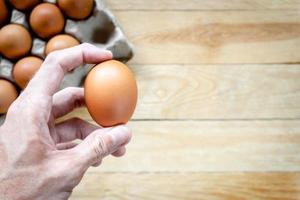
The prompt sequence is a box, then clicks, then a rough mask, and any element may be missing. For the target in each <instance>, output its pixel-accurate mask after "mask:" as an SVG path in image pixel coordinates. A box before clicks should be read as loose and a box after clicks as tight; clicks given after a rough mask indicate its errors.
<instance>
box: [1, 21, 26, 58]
mask: <svg viewBox="0 0 300 200" xmlns="http://www.w3.org/2000/svg"><path fill="white" fill-rule="evenodd" d="M31 45H32V39H31V36H30V34H29V32H28V31H27V29H26V28H24V27H23V26H21V25H17V24H9V25H6V26H4V27H2V29H1V30H0V52H1V53H2V54H3V55H4V56H6V57H7V58H10V59H16V58H19V57H21V56H24V55H26V54H27V53H28V52H29V51H30V49H31Z"/></svg>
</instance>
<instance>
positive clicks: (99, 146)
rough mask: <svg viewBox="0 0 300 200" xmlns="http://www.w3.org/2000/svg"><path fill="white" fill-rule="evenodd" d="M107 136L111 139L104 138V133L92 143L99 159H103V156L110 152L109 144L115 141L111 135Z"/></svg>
mask: <svg viewBox="0 0 300 200" xmlns="http://www.w3.org/2000/svg"><path fill="white" fill-rule="evenodd" d="M107 138H110V139H104V137H103V135H100V136H99V135H98V136H96V138H95V140H94V142H93V144H92V147H93V151H94V153H95V155H96V160H97V161H100V160H102V158H103V157H105V156H106V155H108V154H109V146H110V145H111V144H112V143H113V141H112V138H111V137H107Z"/></svg>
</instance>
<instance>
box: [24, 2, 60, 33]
mask: <svg viewBox="0 0 300 200" xmlns="http://www.w3.org/2000/svg"><path fill="white" fill-rule="evenodd" d="M29 23H30V26H31V28H32V30H33V31H34V32H35V33H36V34H37V35H38V36H39V37H41V38H43V39H45V38H49V37H52V36H54V35H56V34H58V33H60V32H62V30H63V28H64V25H65V19H64V16H63V14H62V13H61V11H60V10H59V8H58V7H57V6H56V5H54V4H50V3H42V4H39V5H38V6H36V7H35V8H34V9H33V10H32V12H31V14H30V18H29Z"/></svg>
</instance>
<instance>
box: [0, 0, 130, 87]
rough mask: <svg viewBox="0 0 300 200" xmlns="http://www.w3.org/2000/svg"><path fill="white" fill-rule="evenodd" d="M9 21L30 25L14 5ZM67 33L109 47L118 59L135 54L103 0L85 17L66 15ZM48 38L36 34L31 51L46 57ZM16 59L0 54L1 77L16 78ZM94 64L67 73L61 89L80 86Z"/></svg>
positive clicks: (125, 59) (81, 40)
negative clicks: (13, 60)
mask: <svg viewBox="0 0 300 200" xmlns="http://www.w3.org/2000/svg"><path fill="white" fill-rule="evenodd" d="M44 2H45V3H53V4H55V3H56V0H44ZM10 23H15V24H21V25H23V26H25V27H26V28H29V24H28V22H27V19H26V14H25V13H23V12H21V11H19V10H16V9H13V10H12V12H11V19H10ZM64 33H65V34H69V35H72V36H74V37H75V38H77V39H78V40H79V41H80V42H81V43H84V42H88V43H91V44H94V45H95V46H98V47H100V48H103V49H106V50H110V51H112V53H113V57H114V59H116V60H119V61H122V62H126V61H128V60H129V59H130V58H131V57H132V56H133V47H132V45H131V43H129V41H128V39H127V38H126V36H125V35H124V33H123V31H122V29H121V27H120V26H119V24H118V22H117V20H116V18H115V17H114V15H113V14H112V13H111V12H110V10H109V9H108V8H107V7H106V5H105V2H104V0H95V1H94V10H93V12H92V13H91V15H90V16H89V17H88V18H87V19H85V20H80V21H76V20H72V19H68V18H67V19H66V21H65V27H64ZM46 42H47V41H45V40H43V39H41V38H37V37H34V36H33V44H32V48H31V54H32V55H35V56H38V57H41V58H45V54H44V51H45V46H46ZM13 64H14V63H13V62H11V61H9V60H7V59H5V58H3V57H2V58H0V77H2V78H6V79H8V80H10V81H12V82H14V80H13V77H12V69H13ZM91 68H92V65H89V64H86V65H84V66H83V67H78V68H76V69H75V70H74V71H72V72H70V73H68V74H67V75H66V76H65V78H64V80H63V82H62V84H61V87H60V88H61V89H63V88H66V87H69V86H81V85H82V83H83V81H84V78H85V76H86V74H87V73H88V72H89V70H90V69H91Z"/></svg>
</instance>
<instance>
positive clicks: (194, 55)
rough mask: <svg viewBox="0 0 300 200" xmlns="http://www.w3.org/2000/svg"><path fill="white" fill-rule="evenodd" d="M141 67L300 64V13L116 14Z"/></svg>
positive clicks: (120, 12)
mask: <svg viewBox="0 0 300 200" xmlns="http://www.w3.org/2000/svg"><path fill="white" fill-rule="evenodd" d="M114 14H115V15H116V17H117V18H118V20H119V21H120V24H122V27H123V28H124V30H125V32H126V35H127V36H128V38H129V40H130V41H132V42H133V44H134V45H135V49H136V51H135V52H136V55H135V57H134V58H133V60H132V61H131V63H135V64H178V63H181V64H199V63H211V64H214V63H219V64H224V63H298V62H300V54H299V53H298V52H299V51H300V23H299V21H300V12H299V11H298V10H297V11H220V12H209V11H199V12H190V11H168V12H159V11H151V12H142V11H115V12H114Z"/></svg>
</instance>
